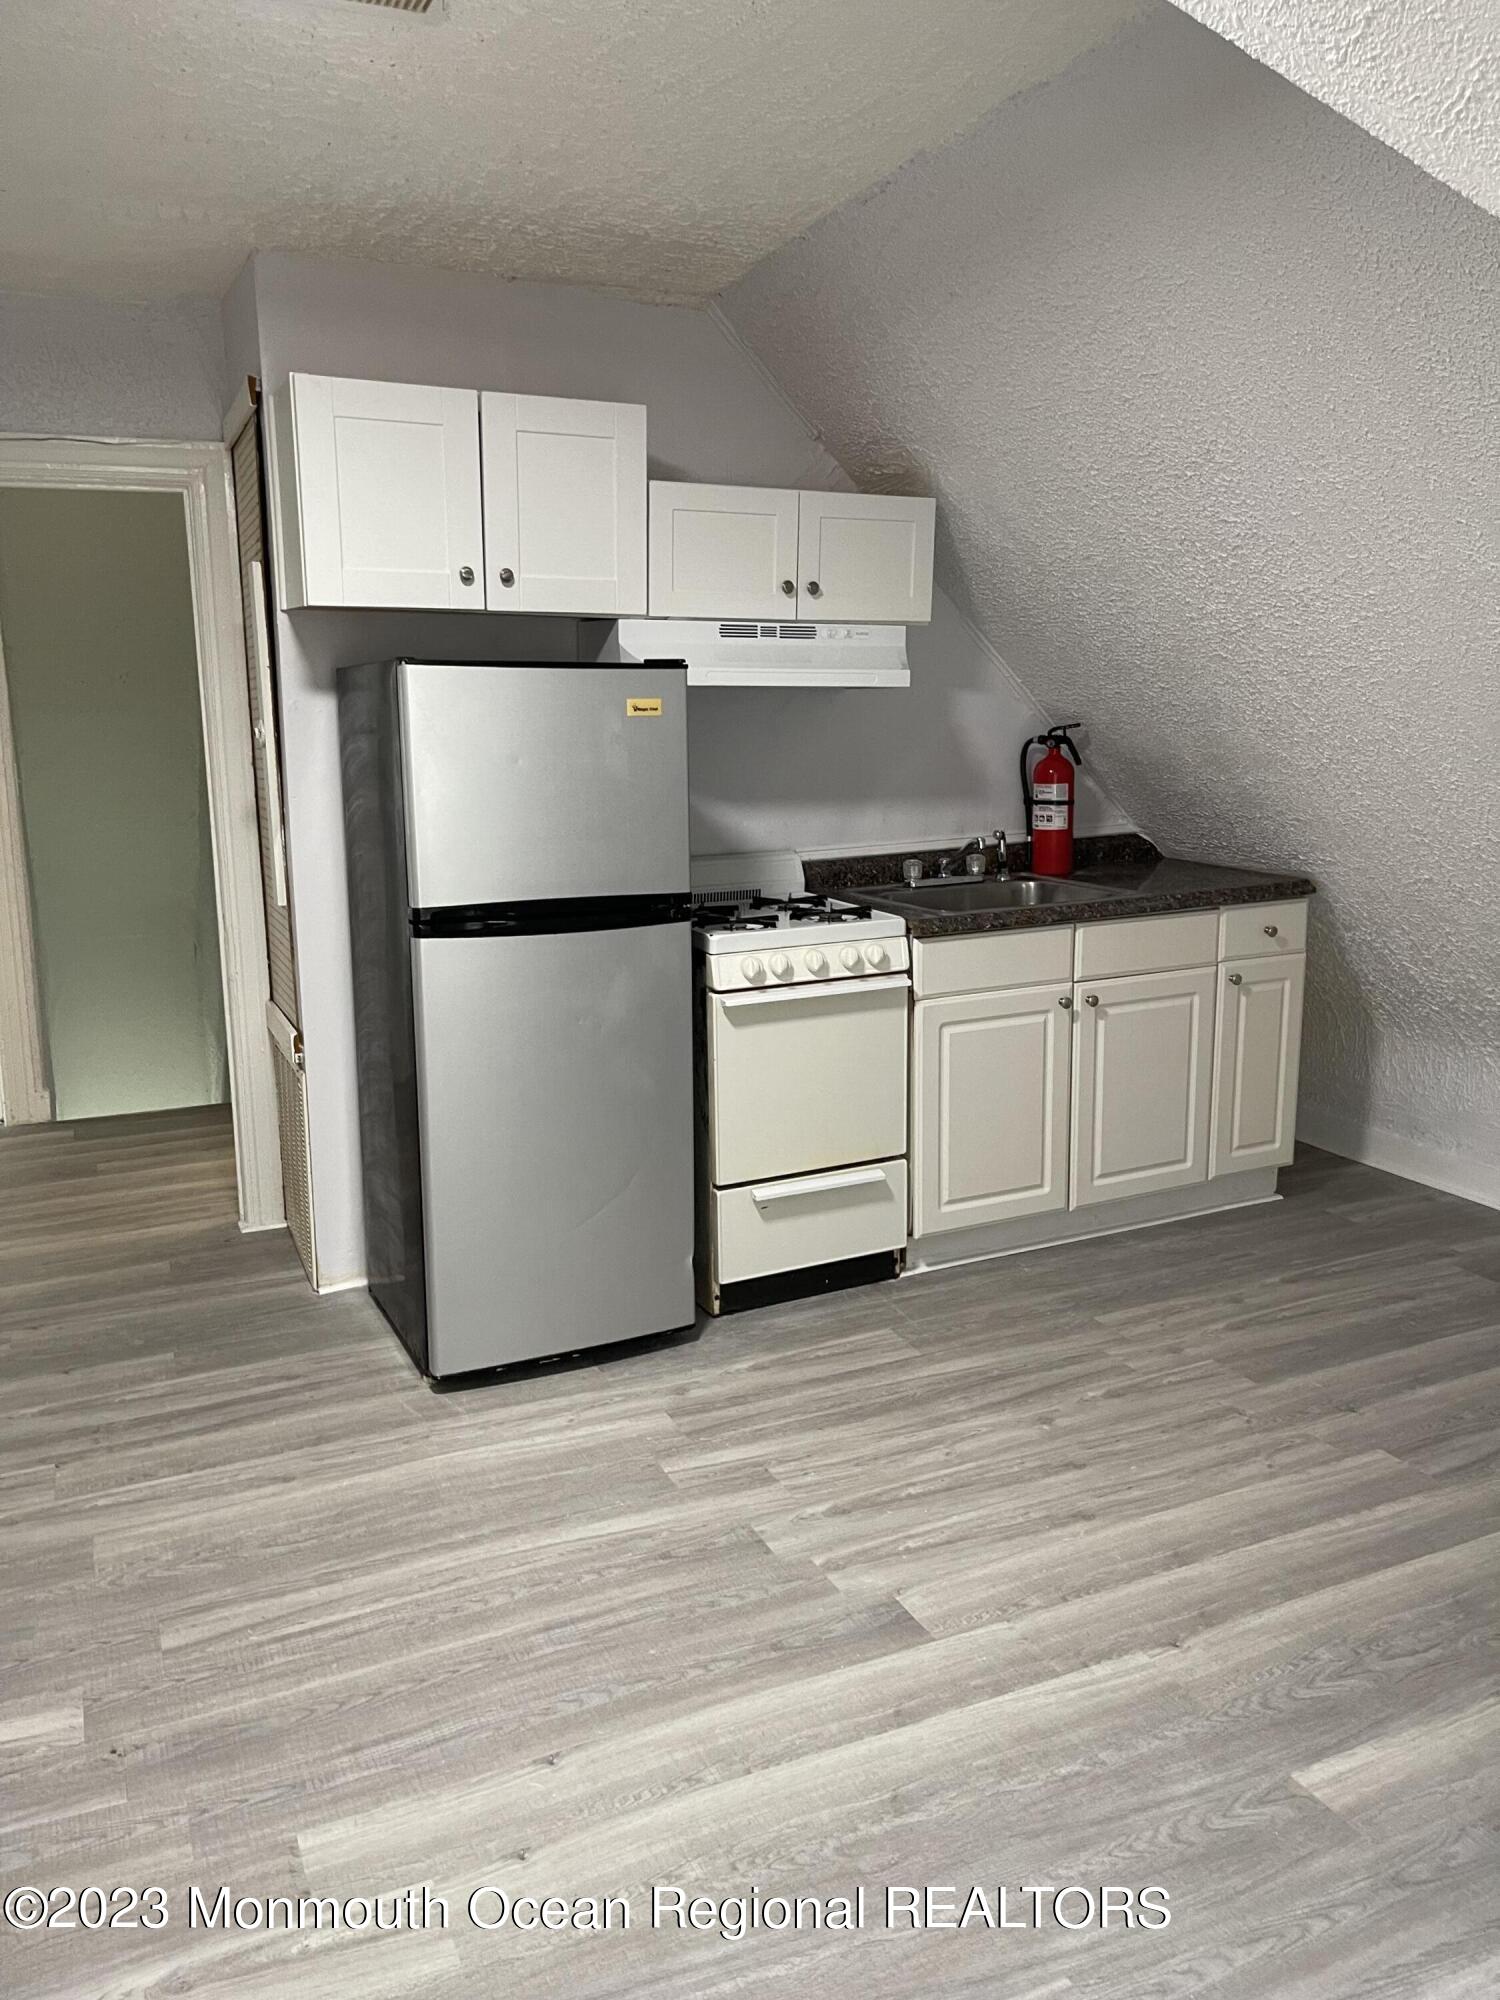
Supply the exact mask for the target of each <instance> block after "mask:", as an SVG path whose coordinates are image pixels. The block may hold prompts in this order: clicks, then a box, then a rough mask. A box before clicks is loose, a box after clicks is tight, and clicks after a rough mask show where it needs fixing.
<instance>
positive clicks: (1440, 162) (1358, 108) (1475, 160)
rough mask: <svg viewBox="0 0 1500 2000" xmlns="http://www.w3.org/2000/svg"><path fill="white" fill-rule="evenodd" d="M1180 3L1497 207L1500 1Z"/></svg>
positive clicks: (1452, 183) (1463, 190)
mask: <svg viewBox="0 0 1500 2000" xmlns="http://www.w3.org/2000/svg"><path fill="white" fill-rule="evenodd" d="M1177 4H1178V6H1180V7H1181V8H1182V9H1183V11H1184V13H1188V14H1191V15H1192V16H1193V17H1194V19H1195V20H1199V21H1202V22H1203V24H1204V25H1205V27H1209V28H1212V29H1213V30H1214V31H1215V33H1216V34H1220V35H1224V36H1226V37H1227V38H1228V39H1229V40H1230V41H1231V42H1233V43H1235V44H1236V46H1237V47H1239V48H1242V49H1244V50H1246V51H1247V52H1248V53H1249V54H1250V55H1252V56H1254V57H1255V58H1256V59H1257V61H1259V62H1263V63H1268V64H1269V65H1270V67H1271V68H1272V69H1274V70H1279V71H1280V72H1281V74H1282V75H1283V76H1285V77H1290V79H1291V80H1292V82H1293V83H1295V84H1298V85H1299V86H1300V87H1301V88H1302V89H1303V90H1305V91H1308V92H1309V93H1310V94H1311V95H1312V96H1314V97H1316V98H1317V99H1318V100H1319V101H1320V102H1321V103H1323V104H1328V105H1331V106H1332V107H1333V109H1334V110H1335V111H1340V112H1342V113H1343V115H1344V116H1345V117H1346V118H1352V119H1353V120H1354V122H1355V124H1356V125H1362V126H1363V127H1364V129H1365V130H1366V131H1367V132H1373V133H1374V135H1375V137H1376V138H1377V139H1384V141H1385V142H1386V144H1387V145H1388V146H1394V147H1395V148H1396V150H1397V152H1398V153H1405V155H1406V157H1407V158H1408V159H1409V160H1415V161H1416V163H1417V165H1418V166H1419V167H1425V168H1426V170H1427V172H1428V173H1430V174H1434V175H1436V177H1437V179H1438V180H1440V181H1442V182H1444V183H1445V184H1446V185H1447V186H1448V187H1451V188H1456V189H1457V190H1458V192H1459V193H1460V194H1466V195H1467V196H1468V197H1469V199H1470V201H1477V202H1478V203H1479V205H1480V207H1481V208H1486V209H1488V210H1489V212H1490V214H1491V215H1500V6H1497V5H1496V0H1379V4H1378V5H1375V4H1371V0H1177Z"/></svg>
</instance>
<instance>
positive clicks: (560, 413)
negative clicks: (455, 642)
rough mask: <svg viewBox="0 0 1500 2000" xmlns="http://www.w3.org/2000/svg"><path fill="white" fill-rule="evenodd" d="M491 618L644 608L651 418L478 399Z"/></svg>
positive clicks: (563, 403)
mask: <svg viewBox="0 0 1500 2000" xmlns="http://www.w3.org/2000/svg"><path fill="white" fill-rule="evenodd" d="M480 421H481V426H482V430H483V434H484V554H485V603H486V605H487V607H488V609H489V610H491V611H554V612H566V613H573V614H575V615H578V616H589V615H598V614H607V615H608V616H610V617H612V618H625V617H632V616H636V615H638V614H639V613H642V612H644V611H645V609H646V412H645V408H644V407H643V406H642V405H641V404H639V403H589V402H579V401H575V400H573V399H570V398H567V397H561V396H507V395H499V394H495V393H488V392H487V393H486V394H485V395H483V396H482V397H481V398H480Z"/></svg>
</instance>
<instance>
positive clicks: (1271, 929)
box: [1266, 924, 1276, 937]
mask: <svg viewBox="0 0 1500 2000" xmlns="http://www.w3.org/2000/svg"><path fill="white" fill-rule="evenodd" d="M1275 935H1276V926H1275V925H1274V924H1267V925H1266V936H1267V937H1275Z"/></svg>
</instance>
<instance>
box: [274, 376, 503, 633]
mask: <svg viewBox="0 0 1500 2000" xmlns="http://www.w3.org/2000/svg"><path fill="white" fill-rule="evenodd" d="M273 449H274V454H275V465H276V486H277V498H278V506H277V517H278V538H277V539H278V553H279V555H280V568H281V595H282V603H283V604H284V605H285V607H286V608H287V609H288V610H296V609H297V608H298V607H299V606H301V605H305V604H354V605H375V606H402V607H407V606H412V607H418V608H429V607H430V608H434V609H438V610H464V609H471V610H476V611H477V610H480V609H482V608H483V605H484V532H483V528H482V525H481V508H480V489H479V397H478V394H477V392H476V391H475V390H473V389H425V388H420V387H417V386H415V385H413V384H411V383H406V382H350V381H345V380H343V379H342V378H340V377H337V376H330V375H293V376H292V377H291V380H290V382H289V384H288V386H287V389H286V390H285V391H284V392H283V393H282V395H281V396H280V397H278V398H277V401H276V406H275V423H274V445H273Z"/></svg>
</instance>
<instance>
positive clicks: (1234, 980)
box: [1229, 972, 1245, 986]
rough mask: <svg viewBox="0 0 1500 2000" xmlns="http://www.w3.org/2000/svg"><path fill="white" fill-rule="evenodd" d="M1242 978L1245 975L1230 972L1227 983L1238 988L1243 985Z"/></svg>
mask: <svg viewBox="0 0 1500 2000" xmlns="http://www.w3.org/2000/svg"><path fill="white" fill-rule="evenodd" d="M1244 977H1245V975H1244V973H1243V972H1231V973H1230V975H1229V983H1230V985H1231V986H1239V985H1241V984H1243V982H1244Z"/></svg>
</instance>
